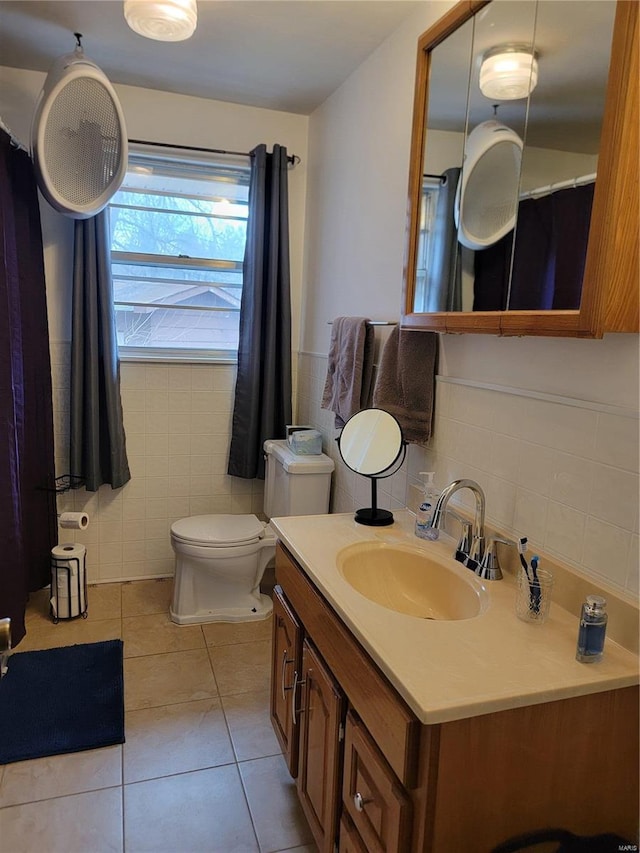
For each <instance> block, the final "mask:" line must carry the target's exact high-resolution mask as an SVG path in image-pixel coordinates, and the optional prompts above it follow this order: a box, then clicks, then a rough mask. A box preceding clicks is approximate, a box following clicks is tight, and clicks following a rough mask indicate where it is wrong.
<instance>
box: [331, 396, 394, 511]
mask: <svg viewBox="0 0 640 853" xmlns="http://www.w3.org/2000/svg"><path fill="white" fill-rule="evenodd" d="M338 447H339V449H340V455H341V456H342V459H343V461H344V463H345V464H346V465H347V467H349V468H351V470H352V471H356V472H357V473H358V474H362V475H363V476H365V477H369V478H370V480H371V506H370V507H366V508H364V509H359V510H358V511H357V512H356V516H355V518H356V521H357V522H359V523H360V524H369V525H376V526H382V525H386V524H391V523H392V522H393V515H392V514H391V513H390V512H389V510H385V509H378V506H377V486H376V479H378V478H382V477H389V476H390V475H391V474H393V473H394V472H395V471H396V470H397V468H398V467H399V465H396V463H398V462H399V464H400V465H401V464H402V462H403V461H404V451H405V443H404V441H403V438H402V429H401V428H400V424H399V423H398V421H397V420H396V419H395V418H394V417H393V415H390V414H389V412H385V411H384V410H383V409H363V411H361V412H357V413H356V414H355V415H353V416H352V417H350V418H349V420H348V421H347V422H346V424H345V425H344V427H343V429H342V432H341V434H340V437H339V439H338Z"/></svg>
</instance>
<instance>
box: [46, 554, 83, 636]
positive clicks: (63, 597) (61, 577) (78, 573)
mask: <svg viewBox="0 0 640 853" xmlns="http://www.w3.org/2000/svg"><path fill="white" fill-rule="evenodd" d="M61 548H62V550H63V551H65V550H68V551H70V552H72V551H74V550H75V549H74V546H73V545H66V546H64V545H63V546H61ZM76 602H77V604H76ZM63 603H64V607H63V606H62V605H63ZM87 609H88V602H87V572H86V569H85V560H84V554H83V555H82V556H81V557H80V556H77V555H72V554H70V555H69V556H66V557H62V556H60V557H58V556H54V555H53V554H52V555H51V600H50V603H49V615H50V616H51V619H52V620H53V622H54V624H56V625H57V624H58V622H59V621H60V620H61V619H63V620H68V619H77V618H78V617H79V616H81V617H82V618H83V619H86V618H87V616H88V613H87ZM63 610H64V611H66V613H67V615H66V616H65V615H64V614H62V615H61V613H62V611H63ZM76 610H77V613H76V612H74V611H76Z"/></svg>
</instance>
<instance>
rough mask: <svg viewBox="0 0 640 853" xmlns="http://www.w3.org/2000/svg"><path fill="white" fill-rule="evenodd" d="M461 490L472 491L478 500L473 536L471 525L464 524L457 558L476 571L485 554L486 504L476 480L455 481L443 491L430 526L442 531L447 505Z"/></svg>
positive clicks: (457, 549)
mask: <svg viewBox="0 0 640 853" xmlns="http://www.w3.org/2000/svg"><path fill="white" fill-rule="evenodd" d="M460 489H470V490H471V491H472V492H473V494H474V496H475V499H476V514H475V517H474V519H473V524H472V525H471V531H470V532H471V536H469V527H470V525H469V523H468V522H463V535H462V538H461V539H460V542H459V543H458V547H457V548H456V553H455V558H456V560H458V562H460V563H462V564H463V565H465V566H467V568H469V569H472V570H473V571H475V570H476V569H477V568H478V566H479V565H480V563H481V561H482V559H483V557H484V553H485V540H484V511H485V503H486V502H485V497H484V492H483V491H482V488H481V486H480V485H479V484H478V483H476V481H475V480H454V481H453V483H449V485H448V486H447V487H446V488H445V489H443V491H442V494H441V495H440V497H439V498H438V500H437V502H436V506H435V509H434V510H433V516H432V518H431V524H430V526H431V527H433V528H435V529H436V530H442V527H443V524H444V519H445V516H446V513H447V504H448V503H449V501H450V500H451V498H452V497H453V495H455V493H456V492H459V491H460Z"/></svg>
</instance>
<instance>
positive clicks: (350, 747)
mask: <svg viewBox="0 0 640 853" xmlns="http://www.w3.org/2000/svg"><path fill="white" fill-rule="evenodd" d="M342 800H343V803H344V807H345V809H346V810H347V812H348V814H349V817H350V818H351V820H352V821H353V824H354V826H355V828H356V830H357V831H358V835H359V836H360V838H361V839H362V841H363V842H364V847H365V849H366V850H367V851H368V853H397V851H400V850H408V849H409V839H410V835H411V802H410V800H409V797H408V796H407V793H406V791H405V790H404V789H403V788H402V786H401V785H400V783H399V782H398V780H397V778H396V776H395V775H394V773H393V771H392V770H391V768H390V767H389V765H388V764H387V762H386V761H385V759H384V756H383V755H382V753H381V752H380V750H379V749H378V748H377V746H376V745H375V743H374V742H373V740H372V739H371V736H370V735H369V733H368V732H367V730H366V729H365V727H364V725H363V724H362V722H361V721H360V720H359V719H358V718H357V717H356V716H355V715H354V714H353V712H351V711H349V713H348V714H347V724H346V728H345V746H344V775H343V782H342ZM347 849H348V848H347ZM354 849H357V848H354Z"/></svg>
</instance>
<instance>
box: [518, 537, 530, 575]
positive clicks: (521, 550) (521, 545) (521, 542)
mask: <svg viewBox="0 0 640 853" xmlns="http://www.w3.org/2000/svg"><path fill="white" fill-rule="evenodd" d="M526 550H527V537H526V536H523V537H522V539H518V554H519V555H520V564H521V566H522V568H523V569H524V573H525V575H526V576H527V580H528V581H529V582H531V578H530V576H529V565H528V563H527V560H526V557H525V556H524V555H525V552H526Z"/></svg>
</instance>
